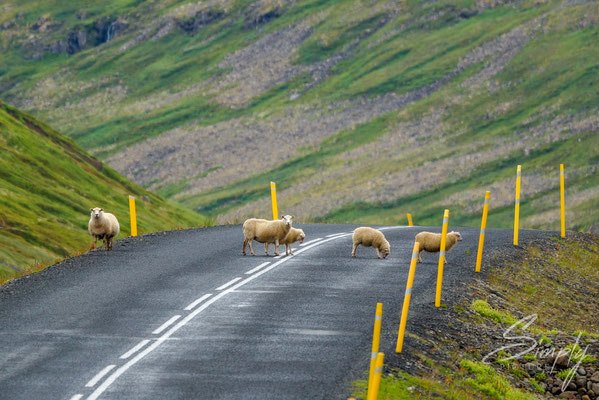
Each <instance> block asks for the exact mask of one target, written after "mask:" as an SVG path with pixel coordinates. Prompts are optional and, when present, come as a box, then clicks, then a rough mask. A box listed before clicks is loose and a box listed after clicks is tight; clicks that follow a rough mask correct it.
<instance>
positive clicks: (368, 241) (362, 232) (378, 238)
mask: <svg viewBox="0 0 599 400" xmlns="http://www.w3.org/2000/svg"><path fill="white" fill-rule="evenodd" d="M352 239H353V241H354V248H353V250H352V253H351V256H352V257H355V256H356V249H357V248H358V245H359V244H361V245H362V246H364V247H370V246H372V247H374V248H375V249H376V255H377V257H378V258H387V256H388V255H389V253H390V251H391V247H390V246H389V242H388V241H387V239H385V235H383V232H381V231H379V230H378V229H374V228H369V227H366V226H362V227H360V228H356V229H355V230H354V234H353V236H352Z"/></svg>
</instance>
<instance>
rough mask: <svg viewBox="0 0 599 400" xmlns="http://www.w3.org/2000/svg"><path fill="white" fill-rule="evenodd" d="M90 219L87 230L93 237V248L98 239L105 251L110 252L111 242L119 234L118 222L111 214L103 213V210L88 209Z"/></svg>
mask: <svg viewBox="0 0 599 400" xmlns="http://www.w3.org/2000/svg"><path fill="white" fill-rule="evenodd" d="M90 211H91V217H90V219H89V224H87V230H88V231H89V234H90V235H92V236H93V237H94V248H95V247H96V245H97V244H98V239H102V241H103V242H104V249H105V250H112V240H113V239H114V238H115V237H116V236H117V235H118V234H119V231H120V227H119V221H118V220H117V219H116V217H115V216H114V215H112V214H111V213H107V212H104V209H103V208H98V207H96V208H90Z"/></svg>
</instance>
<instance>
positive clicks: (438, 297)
mask: <svg viewBox="0 0 599 400" xmlns="http://www.w3.org/2000/svg"><path fill="white" fill-rule="evenodd" d="M448 223H449V210H445V212H444V213H443V229H442V230H441V248H440V249H439V268H438V270H437V294H436V295H435V307H441V287H442V286H443V268H444V267H445V242H446V240H447V225H448Z"/></svg>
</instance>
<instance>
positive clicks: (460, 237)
mask: <svg viewBox="0 0 599 400" xmlns="http://www.w3.org/2000/svg"><path fill="white" fill-rule="evenodd" d="M449 234H450V235H453V236H455V237H456V239H457V241H458V242H461V241H462V235H460V232H454V231H451V232H449Z"/></svg>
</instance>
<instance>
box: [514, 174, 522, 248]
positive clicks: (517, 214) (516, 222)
mask: <svg viewBox="0 0 599 400" xmlns="http://www.w3.org/2000/svg"><path fill="white" fill-rule="evenodd" d="M521 178H522V166H520V165H518V169H517V171H516V209H515V211H514V246H517V245H518V225H519V223H520V179H521Z"/></svg>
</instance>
